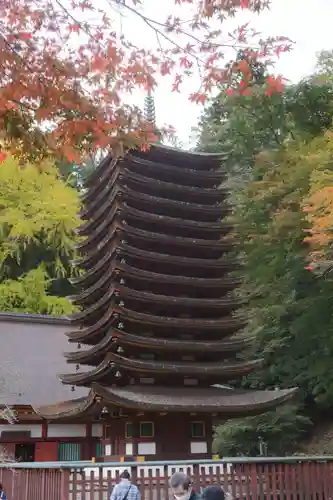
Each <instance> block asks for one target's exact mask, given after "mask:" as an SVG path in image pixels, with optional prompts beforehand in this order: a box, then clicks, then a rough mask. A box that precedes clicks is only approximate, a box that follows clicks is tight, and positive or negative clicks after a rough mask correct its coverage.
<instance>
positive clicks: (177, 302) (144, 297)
mask: <svg viewBox="0 0 333 500" xmlns="http://www.w3.org/2000/svg"><path fill="white" fill-rule="evenodd" d="M105 275H106V277H107V278H109V281H112V280H111V279H110V277H109V276H108V274H107V273H106V274H105ZM98 283H99V285H98V286H97V284H98ZM106 283H107V281H106ZM100 286H101V283H100V282H97V283H96V284H95V290H91V289H90V290H91V291H90V293H89V294H86V293H85V292H83V293H82V294H77V295H75V296H73V297H69V298H70V300H71V301H72V302H73V303H74V304H88V303H89V299H90V297H94V296H95V295H96V294H95V292H96V291H97V290H98V291H100V290H101V288H100ZM108 288H109V290H108V292H107V293H111V294H113V293H114V294H115V295H116V296H117V297H119V300H122V299H130V300H131V301H133V302H136V303H138V302H139V303H141V304H142V303H144V304H147V303H148V304H156V305H163V307H166V308H167V309H170V308H172V309H177V310H178V309H179V308H184V309H185V308H186V309H196V310H220V311H228V312H229V311H232V310H234V309H236V308H239V307H240V306H243V305H245V304H246V303H247V300H245V299H243V298H237V297H223V298H213V299H211V298H210V299H205V298H196V297H177V296H175V295H161V294H157V293H151V292H145V291H143V290H135V289H131V288H127V287H126V286H122V285H119V284H117V283H114V284H113V285H112V284H111V283H110V286H109V287H108ZM102 291H103V289H102ZM87 292H88V291H87ZM104 295H105V290H104ZM104 295H103V296H104ZM100 299H102V297H100Z"/></svg>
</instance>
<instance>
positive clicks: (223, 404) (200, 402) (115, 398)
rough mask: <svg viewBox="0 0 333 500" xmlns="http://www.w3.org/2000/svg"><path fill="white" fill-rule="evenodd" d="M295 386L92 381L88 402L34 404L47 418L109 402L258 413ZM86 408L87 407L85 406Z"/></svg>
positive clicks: (129, 406)
mask: <svg viewBox="0 0 333 500" xmlns="http://www.w3.org/2000/svg"><path fill="white" fill-rule="evenodd" d="M296 393H297V389H294V388H292V389H284V390H274V391H272V390H267V391H241V390H234V389H224V388H215V387H209V388H207V387H205V388H192V387H191V388H189V387H158V386H127V387H112V388H109V387H104V386H102V385H100V384H96V383H95V384H93V385H92V390H91V392H90V394H89V396H88V397H87V398H86V401H87V403H86V404H84V402H83V401H82V399H81V400H72V401H68V402H66V403H60V404H59V405H52V406H43V407H40V408H34V409H35V411H36V413H38V415H40V416H42V417H43V418H45V419H47V420H62V419H67V418H73V417H76V418H78V417H81V416H84V415H86V414H87V411H88V412H90V413H91V412H92V411H93V412H95V414H96V415H97V413H98V411H100V408H101V406H102V407H103V406H104V405H111V406H112V407H118V408H120V409H122V410H125V411H128V410H130V411H153V412H170V413H200V414H208V413H213V414H215V415H216V414H217V415H219V416H221V417H224V418H231V417H233V418H236V417H245V416H249V415H258V414H261V413H265V412H267V411H270V410H274V409H275V408H276V407H277V406H280V405H281V404H285V403H287V402H289V401H290V400H291V399H292V398H293V397H294V396H295V395H296ZM87 408H89V410H87Z"/></svg>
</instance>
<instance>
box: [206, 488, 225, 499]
mask: <svg viewBox="0 0 333 500" xmlns="http://www.w3.org/2000/svg"><path fill="white" fill-rule="evenodd" d="M201 496H202V500H225V493H224V491H223V488H222V486H221V485H220V484H212V485H211V486H207V488H205V489H204V490H203V492H202V495H201Z"/></svg>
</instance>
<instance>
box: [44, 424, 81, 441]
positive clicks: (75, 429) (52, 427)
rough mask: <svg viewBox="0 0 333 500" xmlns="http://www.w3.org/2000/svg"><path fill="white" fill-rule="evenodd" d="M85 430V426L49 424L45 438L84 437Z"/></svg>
mask: <svg viewBox="0 0 333 500" xmlns="http://www.w3.org/2000/svg"><path fill="white" fill-rule="evenodd" d="M86 434H87V429H86V425H85V424H67V425H66V424H49V425H48V428H47V437H49V438H59V437H60V438H61V437H85V436H86Z"/></svg>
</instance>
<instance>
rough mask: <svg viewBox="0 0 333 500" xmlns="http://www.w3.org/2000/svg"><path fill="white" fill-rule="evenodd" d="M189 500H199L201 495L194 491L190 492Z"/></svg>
mask: <svg viewBox="0 0 333 500" xmlns="http://www.w3.org/2000/svg"><path fill="white" fill-rule="evenodd" d="M189 500H201V495H200V494H199V493H197V492H196V491H194V490H192V493H191V496H190V498H189Z"/></svg>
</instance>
